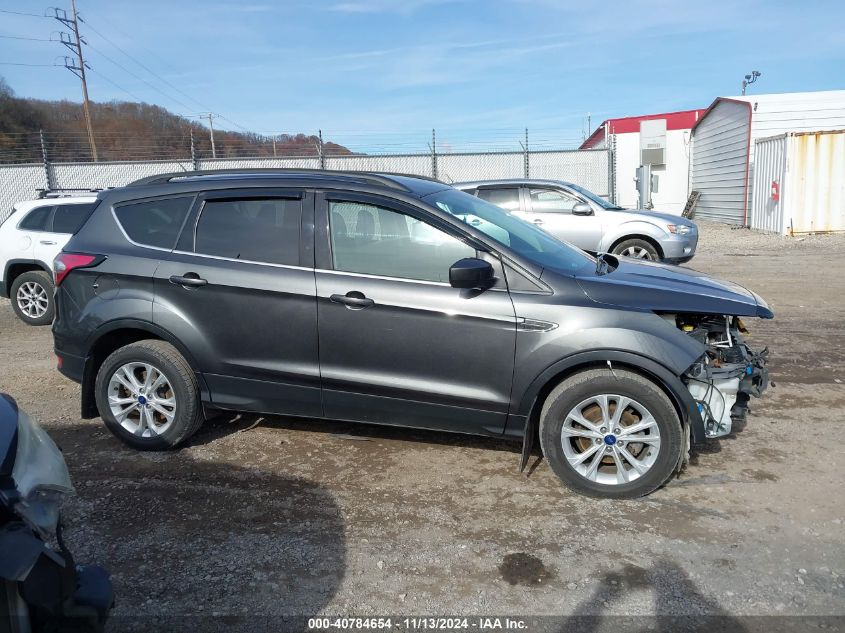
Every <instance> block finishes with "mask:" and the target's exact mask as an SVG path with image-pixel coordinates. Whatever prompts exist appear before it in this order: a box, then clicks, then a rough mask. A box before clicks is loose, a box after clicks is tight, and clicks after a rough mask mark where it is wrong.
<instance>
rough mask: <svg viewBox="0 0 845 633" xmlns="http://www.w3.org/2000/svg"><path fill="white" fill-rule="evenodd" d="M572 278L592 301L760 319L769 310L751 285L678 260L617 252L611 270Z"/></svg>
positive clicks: (641, 307)
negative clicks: (643, 258)
mask: <svg viewBox="0 0 845 633" xmlns="http://www.w3.org/2000/svg"><path fill="white" fill-rule="evenodd" d="M576 279H577V281H578V283H579V285H580V286H581V288H582V289H583V290H584V293H585V294H586V295H587V296H588V297H589V298H590V299H591V300H592V301H595V302H596V303H603V304H607V305H611V306H618V307H621V308H629V309H640V310H656V311H660V312H696V313H705V314H729V315H732V316H757V317H761V318H764V319H770V318H772V317H773V316H774V315H773V313H772V311H771V310H770V309H769V306H768V305H766V302H765V301H763V299H761V298H760V297H759V296H758V295H756V294H755V293H753V292H751V291H750V290H747V289H745V288H743V287H742V286H740V285H738V284H735V283H733V282H730V281H722V280H721V279H714V278H713V277H709V276H708V275H705V274H703V273H700V272H698V271H695V270H692V269H690V268H683V267H680V266H672V265H669V264H660V263H657V262H640V261H633V260H627V259H626V258H624V257H620V258H619V266H618V267H617V268H616V269H615V270H614V271H612V272H609V273H607V274H605V275H596V274H595V273H594V272H592V271H590V272H589V273H587V274H583V275H579V276H577V277H576Z"/></svg>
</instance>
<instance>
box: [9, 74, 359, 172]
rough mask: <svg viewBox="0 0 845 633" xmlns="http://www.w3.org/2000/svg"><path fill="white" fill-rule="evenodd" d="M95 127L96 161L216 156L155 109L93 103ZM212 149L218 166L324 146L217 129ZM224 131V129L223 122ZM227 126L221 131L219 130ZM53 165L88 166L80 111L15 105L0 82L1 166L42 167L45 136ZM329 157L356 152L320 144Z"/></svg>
mask: <svg viewBox="0 0 845 633" xmlns="http://www.w3.org/2000/svg"><path fill="white" fill-rule="evenodd" d="M91 120H92V127H93V129H94V140H95V142H96V145H97V151H98V155H99V160H101V161H120V160H166V159H174V158H180V159H184V158H188V157H190V156H191V135H192V134H193V143H194V151H195V155H196V156H197V157H198V158H209V157H211V155H212V148H211V138H210V132H209V129H208V127H207V126H204V125H202V124H201V123H200V122H199V121H197V120H194V119H188V118H185V117H182V116H179V115H176V114H173V113H172V112H169V111H168V110H166V109H165V108H162V107H160V106H157V105H151V104H148V103H132V102H125V101H112V102H109V103H95V102H92V103H91ZM221 122H222V121H221V120H220V119H216V120H215V130H214V144H215V150H216V155H217V157H218V158H236V157H247V156H249V157H256V156H258V157H271V156H316V155H317V153H318V145H319V138H318V137H317V136H315V135H306V134H280V135H276V136H266V135H260V134H253V133H249V132H234V131H231V130H226V129H217V125H218V124H220V123H221ZM222 123H225V122H222ZM223 127H224V126H223V125H221V128H223ZM41 131H43V132H44V144H45V149H46V152H47V155H48V157H49V158H50V160H52V161H62V162H65V161H67V162H70V161H89V160H91V150H90V146H89V143H88V134H87V131H86V127H85V117H84V115H83V111H82V105H81V104H80V103H74V102H71V101H43V100H39V99H25V98H20V97H16V96H15V94H14V92H13V91H12V90H11V88H9V86H8V84H6V82H5V81H4V80H3V78H2V77H0V163H11V162H39V161H41V158H42V153H41V140H42V139H41V135H40V132H41ZM323 152H324V153H325V154H326V155H342V154H350V153H351V152H350V151H349V150H348V149H347V148H345V147H343V146H342V145H338V144H336V143H332V142H324V143H323Z"/></svg>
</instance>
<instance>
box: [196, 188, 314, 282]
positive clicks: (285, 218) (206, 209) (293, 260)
mask: <svg viewBox="0 0 845 633" xmlns="http://www.w3.org/2000/svg"><path fill="white" fill-rule="evenodd" d="M301 216H302V203H301V201H300V200H298V199H295V200H292V199H287V198H267V199H250V200H210V201H208V202H206V203H205V205H204V206H203V208H202V214H201V215H200V219H199V222H198V223H197V233H196V246H195V248H194V251H195V252H197V253H202V254H204V255H215V256H217V257H227V258H229V259H242V260H245V261H251V262H266V263H270V264H286V265H289V266H295V265H297V264H299V223H300V219H301Z"/></svg>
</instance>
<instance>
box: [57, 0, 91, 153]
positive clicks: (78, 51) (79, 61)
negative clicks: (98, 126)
mask: <svg viewBox="0 0 845 633" xmlns="http://www.w3.org/2000/svg"><path fill="white" fill-rule="evenodd" d="M70 6H71V9H72V11H73V18H72V19H71V18H68V17H67V11H65V10H64V9H57V8H54V9H53V13H54V15H53V17H54V18H56V20H58V21H59V22H61V23H62V24H64V25H65V26H68V27H70V28H71V29H72V30H73V36H74V37H73V39H72V40H71V39H70V36H68V37H67V38H65V35H67V33H61V34H60V37H61V39H60V40H59V41H60V42H61V43H62V44H64V45H65V46H66V47H67V48H68V49H69V50H70V51H71V52H72V53H73V54H74V55H75V56H76V60H75V63H68V58H67V57H66V58H65V68H67V69H68V70H69V71H70V72H72V73H73V74H74V75H76V76H77V77H79V79H80V80H82V111H83V113H84V114H85V127H86V128H87V129H88V144H89V145H90V146H91V156H92V158H93V159H94V162H97V144H96V142H95V141H94V129H93V128H92V127H91V106H90V104H89V102H88V81H87V80H86V78H85V69H86V68H90V66H88V65H87V64H86V63H85V59H84V58H83V57H82V44H84V43H86V42H85V40H83V39H82V38H81V37H80V35H79V15H78V14H77V12H76V0H70Z"/></svg>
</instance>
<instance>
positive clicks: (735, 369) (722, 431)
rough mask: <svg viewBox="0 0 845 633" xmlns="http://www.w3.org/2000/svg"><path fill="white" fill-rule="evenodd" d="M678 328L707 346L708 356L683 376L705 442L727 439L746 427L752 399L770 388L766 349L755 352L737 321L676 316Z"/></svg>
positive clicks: (708, 317)
mask: <svg viewBox="0 0 845 633" xmlns="http://www.w3.org/2000/svg"><path fill="white" fill-rule="evenodd" d="M676 319H677V325H678V327H679V328H680V329H681V330H683V331H685V332H687V333H688V334H689V335H690V336H692V337H694V338H696V339H697V340H699V341H700V342H701V343H703V344H704V345H705V346H706V351H705V353H704V355H703V356H702V357H701V358H700V359H699V360H698V361H697V362H696V363H695V364H694V365H692V367H690V368H689V369H688V370H687V371H686V373H685V374H684V375H683V380H684V382H685V383H686V385H687V388H688V389H689V392H690V394H692V397H693V398H694V399H695V401H696V403H697V405H698V410H699V412H700V413H701V418H702V420H703V421H704V433H705V436H706V437H709V438H714V437H723V436H725V435H728V434H730V433H731V431H732V430H733V428H734V425H735V424H739V423H744V422H745V418H746V415H747V414H748V409H749V406H748V403H749V401H750V400H751V397H752V396H754V397H759V396H760V395H762V394H763V392H764V391H765V390H766V389H767V388H768V386H769V370H768V367H767V365H768V357H769V350H768V348H765V349H763V350H761V351H759V352H756V351H754V350H753V349H751V347H749V346H748V344H747V343H746V342H745V340H744V338H743V334H746V333H747V331H746V330H745V327H744V325H743V323H742V320H741V319H739V318H738V317H732V316H725V317H713V316H705V317H694V316H681V315H678V316H677V317H676Z"/></svg>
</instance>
